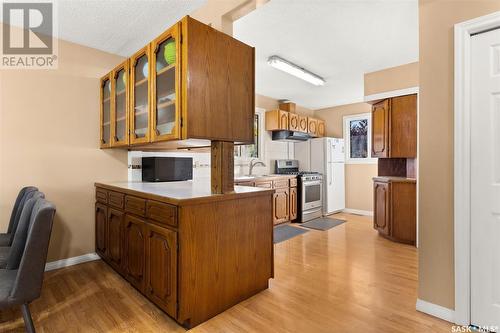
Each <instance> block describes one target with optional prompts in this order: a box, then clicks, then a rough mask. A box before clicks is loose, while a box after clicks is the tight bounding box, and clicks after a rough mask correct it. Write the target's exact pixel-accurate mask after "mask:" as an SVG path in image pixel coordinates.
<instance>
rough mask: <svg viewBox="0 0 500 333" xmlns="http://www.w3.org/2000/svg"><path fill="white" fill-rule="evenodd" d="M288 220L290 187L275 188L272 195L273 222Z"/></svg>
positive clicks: (278, 222)
mask: <svg viewBox="0 0 500 333" xmlns="http://www.w3.org/2000/svg"><path fill="white" fill-rule="evenodd" d="M289 220H290V189H288V188H279V189H276V191H275V192H274V195H273V222H274V224H275V225H276V224H280V223H283V222H286V221H289Z"/></svg>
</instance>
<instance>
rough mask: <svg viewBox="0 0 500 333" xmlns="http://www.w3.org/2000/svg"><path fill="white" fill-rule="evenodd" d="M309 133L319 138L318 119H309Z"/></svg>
mask: <svg viewBox="0 0 500 333" xmlns="http://www.w3.org/2000/svg"><path fill="white" fill-rule="evenodd" d="M307 133H309V134H310V135H311V136H313V137H316V136H318V120H317V119H314V118H311V117H307Z"/></svg>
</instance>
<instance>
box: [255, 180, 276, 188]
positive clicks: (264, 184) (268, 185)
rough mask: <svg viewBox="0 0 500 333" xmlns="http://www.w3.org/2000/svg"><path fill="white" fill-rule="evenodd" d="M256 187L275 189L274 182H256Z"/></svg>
mask: <svg viewBox="0 0 500 333" xmlns="http://www.w3.org/2000/svg"><path fill="white" fill-rule="evenodd" d="M255 187H263V188H273V182H272V180H268V181H262V182H255Z"/></svg>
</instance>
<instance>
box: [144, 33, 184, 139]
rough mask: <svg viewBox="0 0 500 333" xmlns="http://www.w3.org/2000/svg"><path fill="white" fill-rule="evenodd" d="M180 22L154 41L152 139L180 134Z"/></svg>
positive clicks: (152, 58)
mask: <svg viewBox="0 0 500 333" xmlns="http://www.w3.org/2000/svg"><path fill="white" fill-rule="evenodd" d="M179 31H180V23H177V24H176V25H174V26H173V27H172V28H170V29H169V30H167V31H165V32H164V33H163V34H161V35H160V36H159V37H158V38H156V39H155V40H154V41H153V42H152V44H151V68H152V69H154V70H153V73H154V74H153V75H152V76H151V86H152V89H151V91H152V101H151V102H152V131H151V138H152V140H151V141H164V140H172V139H179V138H180V132H181V128H180V102H179V100H180V98H179V95H180V82H181V69H180V59H181V43H180V36H179Z"/></svg>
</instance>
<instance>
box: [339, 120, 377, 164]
mask: <svg viewBox="0 0 500 333" xmlns="http://www.w3.org/2000/svg"><path fill="white" fill-rule="evenodd" d="M371 122H372V115H371V113H362V114H356V115H352V116H344V141H345V153H346V163H350V164H363V163H367V164H370V163H376V162H377V159H376V158H373V157H372V133H371V132H372V124H371Z"/></svg>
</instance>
